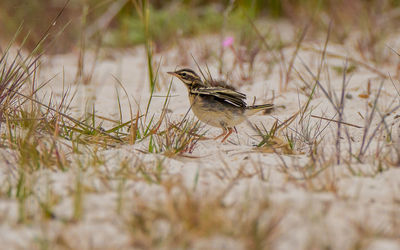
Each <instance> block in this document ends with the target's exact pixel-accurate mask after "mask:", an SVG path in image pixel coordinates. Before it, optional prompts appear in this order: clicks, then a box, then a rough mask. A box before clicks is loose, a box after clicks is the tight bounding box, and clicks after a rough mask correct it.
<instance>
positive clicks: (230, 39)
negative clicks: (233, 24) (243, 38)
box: [222, 36, 233, 48]
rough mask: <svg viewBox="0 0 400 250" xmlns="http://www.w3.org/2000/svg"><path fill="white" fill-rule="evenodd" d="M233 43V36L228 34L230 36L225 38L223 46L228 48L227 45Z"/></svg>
mask: <svg viewBox="0 0 400 250" xmlns="http://www.w3.org/2000/svg"><path fill="white" fill-rule="evenodd" d="M232 44H233V37H231V36H228V37H227V38H225V40H224V41H223V42H222V46H223V47H224V48H226V47H231V46H232Z"/></svg>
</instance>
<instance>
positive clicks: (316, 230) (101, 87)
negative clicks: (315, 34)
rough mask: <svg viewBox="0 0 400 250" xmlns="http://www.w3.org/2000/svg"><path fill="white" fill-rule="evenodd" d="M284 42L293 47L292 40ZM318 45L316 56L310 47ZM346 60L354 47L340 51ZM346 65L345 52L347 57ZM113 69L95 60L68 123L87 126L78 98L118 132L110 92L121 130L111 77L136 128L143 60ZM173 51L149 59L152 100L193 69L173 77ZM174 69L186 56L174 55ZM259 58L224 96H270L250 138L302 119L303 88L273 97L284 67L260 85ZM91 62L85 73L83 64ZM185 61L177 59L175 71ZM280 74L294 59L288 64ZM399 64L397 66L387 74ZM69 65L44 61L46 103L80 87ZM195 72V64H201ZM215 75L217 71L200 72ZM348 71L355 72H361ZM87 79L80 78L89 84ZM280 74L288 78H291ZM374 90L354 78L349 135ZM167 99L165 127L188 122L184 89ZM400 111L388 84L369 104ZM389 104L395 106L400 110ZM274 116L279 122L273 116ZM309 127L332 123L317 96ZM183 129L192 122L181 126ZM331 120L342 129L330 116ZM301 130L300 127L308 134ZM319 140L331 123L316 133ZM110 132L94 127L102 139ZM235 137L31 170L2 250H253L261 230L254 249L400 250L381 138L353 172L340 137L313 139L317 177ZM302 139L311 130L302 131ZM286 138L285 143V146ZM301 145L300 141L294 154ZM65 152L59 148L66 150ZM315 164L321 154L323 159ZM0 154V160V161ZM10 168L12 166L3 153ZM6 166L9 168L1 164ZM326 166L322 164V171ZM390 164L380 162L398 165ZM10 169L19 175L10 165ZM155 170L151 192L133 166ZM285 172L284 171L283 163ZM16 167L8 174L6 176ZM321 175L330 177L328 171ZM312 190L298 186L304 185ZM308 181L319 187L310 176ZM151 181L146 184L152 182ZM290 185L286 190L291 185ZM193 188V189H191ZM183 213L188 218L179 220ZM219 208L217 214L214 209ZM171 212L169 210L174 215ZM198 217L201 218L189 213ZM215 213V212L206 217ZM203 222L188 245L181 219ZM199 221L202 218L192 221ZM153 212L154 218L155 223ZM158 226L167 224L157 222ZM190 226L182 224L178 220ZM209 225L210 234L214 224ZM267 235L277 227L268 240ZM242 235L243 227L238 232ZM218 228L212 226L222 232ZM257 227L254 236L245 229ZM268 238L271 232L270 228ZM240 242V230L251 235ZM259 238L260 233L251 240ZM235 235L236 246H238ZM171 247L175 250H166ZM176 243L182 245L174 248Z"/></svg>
mask: <svg viewBox="0 0 400 250" xmlns="http://www.w3.org/2000/svg"><path fill="white" fill-rule="evenodd" d="M289 39H290V38H289ZM204 40H205V41H207V42H209V43H212V42H215V40H216V39H215V38H213V37H210V38H204V39H201V40H200V41H198V42H196V41H194V42H193V43H192V45H191V46H192V48H193V49H192V50H188V51H189V52H190V53H192V54H193V55H194V56H195V57H200V54H199V53H200V52H201V51H200V49H199V48H201V46H200V45H201V44H202V42H204ZM316 44H317V45H316ZM322 44H323V39H321V41H319V42H317V43H311V42H307V43H306V44H305V45H304V47H315V48H318V49H319V48H321V47H322ZM347 48H349V47H347ZM328 50H329V51H335V52H337V53H341V54H342V55H343V56H344V57H346V56H350V57H354V58H359V57H358V55H357V54H356V53H355V52H353V53H348V54H346V52H345V51H349V50H350V49H343V47H341V46H338V45H336V46H334V45H330V46H329V47H328ZM350 51H353V50H350ZM284 52H285V55H286V58H290V56H291V54H292V52H293V48H288V49H285V50H284ZM107 53H108V54H109V55H110V56H112V58H111V59H110V58H101V60H100V61H99V62H98V64H97V66H96V69H95V73H94V76H93V79H92V83H91V84H92V85H90V86H83V85H72V86H71V88H72V90H75V89H78V92H77V96H76V98H75V100H74V104H73V108H74V111H75V112H74V114H75V115H78V114H80V113H81V112H82V110H83V106H84V103H85V99H86V98H93V100H94V102H95V105H96V111H97V114H98V115H101V116H105V117H110V118H113V119H118V105H117V98H116V89H118V92H119V95H120V98H121V102H122V107H123V115H124V120H125V121H127V120H129V119H130V115H129V108H128V98H127V97H126V96H125V95H124V93H123V91H122V89H121V88H120V87H119V86H118V84H116V81H115V80H114V79H113V77H112V76H113V75H114V76H115V77H116V78H118V79H119V80H120V81H121V82H122V84H123V85H124V87H125V88H126V90H127V91H128V93H129V98H130V101H131V103H132V108H133V109H134V110H133V113H134V114H136V111H137V107H136V104H135V102H138V103H140V107H141V112H142V113H143V112H144V110H145V107H146V103H147V100H148V97H149V90H148V81H147V73H146V72H147V66H146V64H145V62H146V60H145V52H144V50H143V48H136V49H132V50H121V51H108V52H107ZM176 53H180V52H179V51H177V50H171V51H168V52H165V53H163V54H160V55H156V57H155V60H154V62H158V60H159V59H160V58H162V63H161V67H160V72H159V77H160V78H159V83H160V85H161V86H160V88H159V89H157V93H156V95H161V96H165V94H166V92H167V87H168V83H169V82H170V81H171V78H170V76H168V75H167V74H166V72H167V71H170V70H174V69H175V67H181V66H190V67H192V68H194V67H195V66H194V64H193V63H192V60H191V59H190V54H189V53H188V54H187V55H183V56H184V57H185V60H186V61H187V62H189V65H182V64H180V62H181V61H180V60H177V57H178V56H177V55H176ZM180 55H182V54H180ZM263 57H264V54H263V55H261V54H260V56H258V57H257V61H256V72H260V73H257V74H255V76H254V80H253V82H252V84H246V85H243V86H238V82H239V80H238V69H237V68H236V69H235V71H234V73H233V75H232V76H233V77H232V79H234V80H233V84H236V86H238V89H239V90H240V91H242V92H244V93H246V94H247V95H248V101H249V102H251V101H252V98H253V96H256V97H257V104H262V103H263V102H267V101H270V100H271V99H272V97H273V96H275V99H274V104H275V105H277V106H278V108H277V109H276V110H275V111H274V112H273V113H272V114H271V115H262V114H259V115H256V116H254V117H252V118H250V122H252V123H253V124H258V125H260V123H263V124H264V125H265V127H266V128H268V129H269V128H270V127H271V126H272V124H273V123H274V121H275V119H279V121H284V120H286V119H287V118H289V117H290V116H292V115H293V114H294V113H296V112H297V111H298V110H299V104H300V105H304V103H305V102H306V101H307V96H306V95H304V92H301V91H300V90H299V89H300V87H301V86H303V85H304V84H303V83H302V82H301V80H300V79H299V78H298V77H297V75H296V73H295V72H293V74H292V77H291V80H290V81H289V84H288V90H287V91H286V92H281V91H280V88H279V85H280V82H282V81H283V80H282V79H281V77H280V72H279V71H280V69H279V67H275V68H274V70H273V72H272V73H271V74H270V75H268V76H266V75H265V71H266V66H265V64H264V63H263ZM300 57H301V58H302V59H303V60H304V61H305V62H306V63H307V65H308V66H309V67H310V68H311V69H312V71H313V73H314V74H316V72H317V67H318V65H319V61H320V54H317V53H310V52H306V51H301V53H300ZM89 60H90V59H89ZM181 60H182V61H185V60H184V59H181ZM287 60H289V59H287ZM396 60H398V58H397V57H396V55H393V61H396ZM224 61H225V62H226V65H228V66H226V68H225V70H229V68H230V66H229V64H230V63H231V62H232V61H233V55H232V53H229V52H228V53H227V55H226V56H225V57H224ZM75 63H76V54H70V55H60V56H55V57H52V58H48V59H46V61H45V63H44V64H43V67H42V68H41V72H40V77H41V79H42V80H46V79H49V78H50V77H52V76H53V75H55V74H58V75H57V76H56V78H55V79H54V80H52V81H51V83H50V84H49V85H48V86H47V89H46V90H44V91H50V90H51V91H53V92H55V93H59V94H60V93H61V92H62V78H63V75H62V74H63V73H62V72H63V71H64V72H65V76H64V77H65V84H66V85H70V84H71V83H72V82H73V80H74V77H75V70H76V68H75ZM327 63H328V64H329V65H338V66H342V65H343V64H344V59H332V58H328V59H327ZM200 64H201V66H204V62H200ZM209 66H210V68H211V71H212V72H213V73H215V74H216V72H217V68H216V64H211V65H209ZM356 66H357V65H356ZM90 67H91V65H90V63H88V64H87V70H89V69H90ZM286 67H287V66H286ZM295 68H296V70H298V71H299V72H300V74H301V75H302V76H303V77H304V78H305V79H307V80H308V83H312V81H311V80H310V79H311V76H310V75H309V74H308V73H307V71H306V70H305V69H304V67H303V66H302V64H301V62H300V61H299V60H296V61H295ZM379 70H380V71H382V72H384V73H391V74H392V75H394V74H395V73H394V67H391V66H390V65H383V66H381V67H379ZM330 79H331V88H332V89H333V90H334V93H336V95H337V96H338V97H340V90H341V82H342V75H340V74H337V73H336V72H335V71H334V70H332V69H331V68H330ZM368 81H371V89H372V94H371V96H370V97H369V99H363V98H360V97H359V96H358V95H359V94H362V93H365V92H366V91H367V82H368ZM380 81H381V80H379V79H377V75H376V74H375V73H373V72H371V71H369V70H366V69H365V68H363V67H361V66H357V69H356V71H355V72H354V73H352V74H351V80H350V82H349V85H348V86H347V92H346V93H347V94H351V96H352V98H351V99H347V98H346V99H345V102H346V103H345V109H344V120H345V121H346V122H348V123H352V124H356V125H360V126H364V124H365V121H364V119H363V118H362V117H361V116H360V115H359V114H358V112H359V113H360V114H361V115H363V116H365V110H366V102H367V101H369V102H373V100H374V96H375V95H376V93H377V90H378V88H379V83H380ZM321 83H322V84H323V85H324V86H325V87H326V88H327V86H328V85H327V75H326V73H325V72H323V73H322V75H321ZM172 96H173V97H172V98H171V100H170V102H169V106H168V108H169V109H170V110H171V112H170V113H169V114H168V116H169V119H170V120H175V121H176V120H180V119H182V117H183V116H184V115H185V113H186V112H187V110H188V108H189V106H190V105H189V102H188V98H187V93H186V89H185V88H184V87H183V85H182V83H180V82H179V81H178V80H177V79H174V80H173V85H172ZM396 98H397V99H398V98H399V97H398V96H397V93H396V92H395V91H394V88H393V85H392V84H391V83H390V81H389V80H386V81H385V82H384V85H383V89H382V93H381V98H380V99H379V102H378V107H379V110H380V111H381V112H382V113H383V112H385V110H386V108H387V107H388V105H389V103H390V102H392V101H393V100H396ZM163 102H164V97H155V98H154V99H153V101H152V104H151V107H150V113H151V114H153V113H154V114H156V116H159V115H160V112H161V109H162V105H163ZM397 104H398V101H396V103H395V105H397ZM281 105H283V106H284V108H282V107H279V106H281ZM310 105H311V106H310V107H311V109H312V114H313V115H317V116H323V117H326V118H332V117H333V116H334V115H335V111H334V109H333V108H332V105H331V104H330V103H329V102H328V100H327V98H326V97H325V96H324V95H323V93H322V91H320V90H319V89H318V90H317V93H316V95H315V98H314V99H313V100H312V101H311V104H310ZM398 113H399V112H396V113H393V114H390V115H389V116H388V117H387V124H388V126H389V128H390V129H392V131H393V138H394V140H398V139H397V138H396V135H397V137H398V134H397V133H398V132H397V129H398V126H399V125H398V122H397V119H395V115H396V114H398ZM189 115H190V116H191V117H192V116H193V114H192V113H189ZM334 119H338V117H337V116H336V117H335V118H334ZM308 120H309V122H308ZM379 121H380V117H379V114H377V115H376V116H375V118H374V119H373V121H372V124H371V130H373V129H374V128H375V126H376V124H378V122H379ZM318 122H319V119H316V118H310V117H309V116H307V119H306V122H305V124H308V123H309V124H311V125H312V124H317V123H318ZM321 124H322V126H321V127H325V125H326V124H327V122H326V121H322V123H321ZM107 125H108V126H109V125H110V124H107V123H105V124H104V125H103V126H104V127H106V128H107ZM347 128H348V129H349V132H350V134H351V136H352V138H353V140H354V142H352V150H353V153H355V154H356V153H357V152H358V150H359V148H360V145H361V142H362V134H363V129H358V128H353V127H348V126H347ZM237 130H238V134H235V133H234V134H232V136H231V137H230V138H229V140H228V141H227V142H225V143H223V144H221V143H220V142H219V141H214V140H206V141H200V142H198V144H197V145H196V148H195V150H194V152H193V153H192V154H187V155H186V156H189V157H186V156H179V157H175V158H166V157H164V156H163V155H162V154H144V153H141V151H140V150H144V151H146V149H147V147H148V143H149V142H148V140H144V141H141V142H139V143H137V144H135V145H128V144H126V145H122V146H118V147H117V148H109V149H101V148H99V149H98V150H99V151H98V152H97V154H98V156H99V157H100V158H101V159H103V161H102V162H103V163H101V164H100V165H96V166H91V165H90V163H89V162H90V155H89V154H86V155H85V154H84V155H75V156H72V155H69V156H68V157H69V159H70V160H71V161H72V162H73V163H72V166H71V168H70V169H67V170H66V171H60V170H40V171H35V172H34V173H33V174H31V175H29V177H28V179H29V185H31V187H32V189H33V190H35V197H31V198H29V199H28V200H27V201H26V202H27V203H26V213H27V214H28V215H30V216H31V218H30V220H29V223H23V224H20V223H18V207H19V205H18V201H17V200H16V199H15V195H14V196H12V197H11V198H8V197H1V198H0V211H1V212H0V219H1V221H2V224H1V226H0V245H1V246H2V248H3V249H27V248H30V249H32V248H41V247H42V246H45V245H46V244H48V246H49V247H50V248H54V247H56V248H72V249H118V248H119V249H130V248H133V249H135V248H136V249H141V248H143V249H146V248H147V249H150V248H161V249H171V248H186V247H187V248H193V249H250V248H254V247H255V245H253V244H255V243H254V242H256V241H255V240H254V239H253V240H250V239H251V238H250V237H249V235H252V233H251V232H250V230H251V229H252V227H251V226H250V225H252V224H251V223H256V222H257V223H258V224H257V228H258V230H259V231H258V237H259V238H260V242H262V243H261V244H262V245H261V246H262V248H272V249H323V248H330V249H353V248H361V249H400V240H399V239H400V210H399V201H400V169H399V168H395V167H390V166H389V165H388V163H387V162H382V164H383V168H384V170H383V171H382V172H378V171H377V168H378V164H379V160H378V159H379V157H377V156H376V150H377V148H378V146H379V145H380V147H381V148H383V153H382V154H384V153H385V152H388V148H389V147H390V145H389V146H387V145H385V142H384V139H383V138H382V137H380V136H377V137H376V138H375V139H374V141H373V142H372V144H371V146H370V147H369V150H367V152H366V157H365V159H364V161H363V163H357V162H356V160H355V159H354V158H353V159H352V163H351V164H350V166H348V164H347V163H346V162H345V161H344V160H342V163H341V164H339V165H337V164H335V161H336V158H335V157H336V148H335V138H336V131H337V124H336V123H333V122H332V123H330V124H329V125H328V126H327V127H326V129H325V130H324V131H323V132H322V133H321V137H320V138H322V136H323V140H322V142H321V144H320V146H319V147H318V148H319V150H320V151H319V153H318V154H319V155H320V157H319V159H318V162H317V164H316V168H318V169H319V170H321V171H320V172H318V173H319V174H316V173H317V171H315V170H313V169H312V168H313V167H312V166H311V165H310V164H311V163H312V158H311V156H310V150H309V146H307V145H306V144H305V143H301V142H300V141H301V140H298V141H299V143H298V144H297V145H295V146H296V152H297V153H296V154H293V155H284V154H281V155H280V156H279V155H277V154H275V153H267V152H262V151H258V150H256V149H255V145H256V144H258V143H259V142H260V138H259V137H257V133H256V132H255V131H254V130H252V129H251V127H250V126H249V125H248V124H247V123H246V122H244V123H243V124H240V125H239V126H237ZM294 130H296V131H298V132H299V133H300V131H301V130H302V128H301V125H300V124H299V123H298V120H296V121H295V122H293V123H292V124H291V125H290V129H288V130H285V131H283V132H288V133H289V134H290V133H292V134H293V135H294V136H298V134H297V133H294V132H293V131H294ZM203 131H207V133H206V136H210V137H211V136H215V135H217V134H219V133H220V131H219V130H218V129H216V128H211V127H208V126H204V128H203ZM310 131H311V134H312V133H315V131H316V129H315V128H314V129H310ZM280 137H281V138H284V137H283V134H280ZM342 137H343V139H342V140H340V141H341V147H342V150H341V154H342V156H343V159H346V160H347V159H349V158H348V152H347V150H348V142H347V137H346V135H345V133H344V130H343V131H342ZM303 141H304V140H303ZM67 143H68V142H67ZM322 150H323V151H322ZM3 151H4V153H7V152H5V149H2V152H3ZM7 154H8V155H9V154H10V153H7ZM3 155H4V154H3ZM322 155H323V156H324V158H325V160H322ZM392 156H393V155H392V154H389V155H388V156H387V157H381V158H382V159H394V158H393V157H392ZM78 159H79V160H80V161H81V162H82V163H83V165H84V166H88V167H87V168H84V169H83V170H82V169H80V167H79V165H78V164H77V162H78ZM10 161H11V162H14V161H13V160H12V159H11V160H10ZM160 161H162V171H161V178H162V184H150V183H148V182H146V181H145V180H144V178H143V176H142V175H140V174H138V172H137V171H138V170H137V169H138V166H139V165H142V166H144V168H145V169H146V171H148V173H156V171H157V170H156V165H157V163H158V162H160ZM282 161H284V162H285V164H287V166H288V167H289V168H288V169H286V168H285V167H284V164H283V162H282ZM122 162H126V164H127V168H126V169H125V170H124V171H126V173H128V174H126V175H125V176H127V178H126V179H125V180H124V181H123V182H122V181H121V176H122V175H121V171H122V170H121V164H122ZM14 163H15V162H14ZM324 167H327V168H326V169H325V168H324ZM13 171H15V170H10V169H9V167H4V168H2V171H1V172H0V179H1V182H2V183H3V184H4V185H5V187H4V188H3V191H4V189H5V188H6V186H7V184H6V183H7V181H9V180H12V181H16V180H15V179H14V177H12V174H11V172H13ZM311 174H313V177H312V178H309V179H307V180H306V179H304V175H311ZM314 174H315V176H314ZM155 175H156V174H150V176H152V178H155V177H154V176H155ZM78 176H80V178H81V181H82V188H83V194H82V195H83V198H82V200H83V204H82V209H83V210H82V216H81V219H80V220H78V221H76V222H71V221H70V219H71V218H72V217H73V215H74V204H75V203H74V199H75V190H76V182H77V178H78ZM292 177H293V178H292ZM196 178H198V179H197V181H196ZM49 192H50V193H51V195H52V196H53V198H54V199H56V201H55V202H54V204H55V205H54V207H53V208H52V209H53V212H54V214H55V216H56V218H55V219H43V215H42V212H41V210H40V206H39V205H38V202H37V201H38V198H37V197H36V196H38V197H42V198H43V199H46V195H48V193H49ZM189 200H192V202H193V206H189V205H188V206H184V204H186V205H187V204H188V202H189ZM216 200H218V201H220V203H219V204H220V206H219V207H217V208H215V211H214V208H212V206H215V201H216ZM173 204H175V205H176V206H177V207H175V210H174V206H173ZM222 205H223V206H222ZM196 206H198V207H196ZM208 207H211V210H210V208H208ZM187 209H193V211H192V213H193V214H195V215H196V214H197V215H199V216H200V217H199V222H198V226H199V228H201V227H203V228H204V230H205V231H208V233H205V232H203V231H201V230H199V231H196V228H192V229H190V230H192V231H193V232H191V231H190V230H189V229H188V228H186V227H185V223H184V222H185V220H186V219H187V217H186V216H190V214H191V212H190V211H187ZM196 209H198V210H196ZM157 211H159V213H160V214H157ZM163 213H165V214H167V215H165V214H164V215H163ZM210 214H212V215H214V216H215V217H218V216H220V217H222V219H221V218H219V217H218V218H219V220H220V221H221V223H224V224H225V225H224V227H222V225H220V226H221V227H222V228H223V229H220V230H219V229H218V228H216V230H214V231H213V230H211V228H212V227H207V225H205V224H206V223H207V220H213V217H212V216H211V215H210ZM140 216H143V218H144V221H145V222H143V223H144V224H145V226H146V227H147V230H148V231H145V232H147V233H145V232H144V231H141V230H140V228H138V226H137V224H134V223H133V222H132V220H134V219H135V218H136V219H138V218H139V217H140ZM185 218H186V219H185ZM210 223H211V222H210ZM274 223H276V225H275V226H271V225H273V224H274ZM247 224H249V225H248V226H247V227H246V226H244V225H247ZM217 225H218V224H217ZM254 225H256V224H254ZM270 227H272V229H271V230H269V229H268V228H270ZM246 228H247V231H243V232H237V231H235V230H246ZM255 234H256V235H257V232H256V233H255ZM237 235H243V237H237ZM174 242H176V244H177V245H175V243H174ZM183 242H185V245H182V244H183Z"/></svg>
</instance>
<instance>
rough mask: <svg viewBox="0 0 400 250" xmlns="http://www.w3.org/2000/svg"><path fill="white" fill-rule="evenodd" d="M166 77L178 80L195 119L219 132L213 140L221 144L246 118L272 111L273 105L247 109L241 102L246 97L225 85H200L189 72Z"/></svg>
mask: <svg viewBox="0 0 400 250" xmlns="http://www.w3.org/2000/svg"><path fill="white" fill-rule="evenodd" d="M167 73H168V74H170V75H172V76H175V77H177V78H178V79H179V80H181V81H182V82H183V83H184V85H185V86H186V88H187V90H188V95H189V101H190V104H191V109H192V111H193V113H194V114H195V115H196V117H197V118H198V119H199V120H200V121H202V122H204V123H206V124H208V125H210V126H213V127H218V128H222V130H223V131H222V133H221V134H220V135H218V136H217V137H215V138H214V139H219V138H221V137H223V139H222V140H221V143H223V142H224V141H225V140H226V139H227V138H228V137H229V136H230V135H231V134H232V132H233V131H234V128H235V126H236V125H238V124H240V123H242V122H243V121H244V120H246V119H247V117H248V116H251V115H254V114H256V113H257V112H259V111H262V110H268V109H272V108H273V107H274V105H273V104H262V105H250V106H248V105H247V104H246V102H245V101H244V100H245V99H246V95H245V94H243V93H240V92H238V91H236V90H234V89H233V88H232V87H230V86H229V85H227V84H226V83H224V84H219V86H212V85H211V84H210V83H209V81H207V80H205V81H204V82H203V81H202V79H201V77H200V76H199V75H197V74H196V72H195V71H193V70H192V69H189V68H183V69H180V70H177V71H173V72H167ZM214 85H215V84H214Z"/></svg>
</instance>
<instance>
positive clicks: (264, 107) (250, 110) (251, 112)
mask: <svg viewBox="0 0 400 250" xmlns="http://www.w3.org/2000/svg"><path fill="white" fill-rule="evenodd" d="M272 108H274V104H262V105H254V106H248V107H246V115H248V116H249V115H254V114H255V113H257V112H259V111H261V110H268V109H272Z"/></svg>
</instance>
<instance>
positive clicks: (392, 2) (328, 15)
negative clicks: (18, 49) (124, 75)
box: [0, 0, 400, 53]
mask: <svg viewBox="0 0 400 250" xmlns="http://www.w3.org/2000/svg"><path fill="white" fill-rule="evenodd" d="M144 2H146V3H147V5H146V6H147V11H148V13H149V35H150V37H151V40H152V41H153V42H154V43H155V44H156V48H158V49H162V48H165V47H168V46H170V45H172V44H174V43H176V42H177V40H178V39H181V38H185V37H192V36H195V35H198V34H209V33H220V32H222V31H223V32H226V31H228V32H233V33H235V34H237V33H239V35H240V33H242V37H246V36H245V35H243V34H246V32H247V31H248V30H250V29H251V25H250V21H249V20H255V21H256V22H257V21H260V20H274V19H285V20H287V21H288V22H291V23H292V24H294V25H295V27H303V28H304V26H305V25H306V24H309V26H310V27H311V29H310V30H311V31H319V30H323V31H324V30H326V29H327V27H328V24H329V22H330V20H333V21H334V23H335V27H336V28H335V29H334V30H333V32H332V38H333V39H335V40H336V41H339V42H340V41H343V40H344V39H346V38H347V37H348V35H349V34H350V33H352V32H353V31H354V30H358V31H361V33H363V34H366V39H367V41H366V42H367V43H373V42H374V39H377V38H378V37H379V36H381V35H383V34H387V33H389V32H391V31H393V30H396V29H398V28H397V27H398V22H397V21H398V20H399V17H400V11H399V9H398V7H399V5H400V0H383V1H378V0H347V1H346V0H326V1H322V0H297V1H296V0H283V1H281V0H236V1H235V0H225V1H212V0H149V1H145V0H100V1H99V0H71V1H70V2H69V3H68V5H67V8H66V10H65V11H64V13H63V15H62V16H61V18H60V19H59V20H58V22H57V24H56V26H58V28H59V29H58V30H60V29H62V28H63V27H65V30H64V31H63V32H62V34H59V38H58V39H57V43H56V44H55V45H54V46H52V50H51V52H53V53H62V52H68V51H71V49H74V48H75V47H77V46H79V41H80V40H81V38H82V37H85V38H87V39H86V40H87V41H88V44H91V43H90V42H91V41H98V40H99V39H97V38H101V39H100V40H101V42H102V45H104V46H111V47H127V46H133V45H137V44H142V43H144V42H145V40H146V37H145V34H144V32H143V30H144V27H143V25H144V24H143V22H142V20H141V19H140V16H139V15H138V11H137V6H138V4H139V5H141V4H143V3H144ZM64 4H65V0H35V1H28V0H2V1H0V23H1V24H2V25H1V26H0V39H1V40H0V41H1V42H3V43H5V42H7V41H9V40H10V39H11V37H12V36H13V35H14V34H15V32H16V30H17V29H18V27H19V26H20V25H22V27H23V29H24V31H25V32H24V34H25V33H26V32H28V31H29V32H30V35H29V38H28V40H27V43H26V46H27V47H33V46H35V44H36V43H37V41H38V40H39V39H40V37H41V36H42V35H43V33H44V32H45V31H46V30H47V28H48V25H49V23H50V22H51V20H52V19H53V18H54V17H55V16H56V15H57V13H58V12H59V11H60V10H61V9H62V7H63V6H64ZM135 6H136V7H135ZM384 13H385V15H383V14H384ZM388 20H389V21H388ZM54 35H55V34H53V36H54ZM22 39H23V37H20V38H19V41H22Z"/></svg>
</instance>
